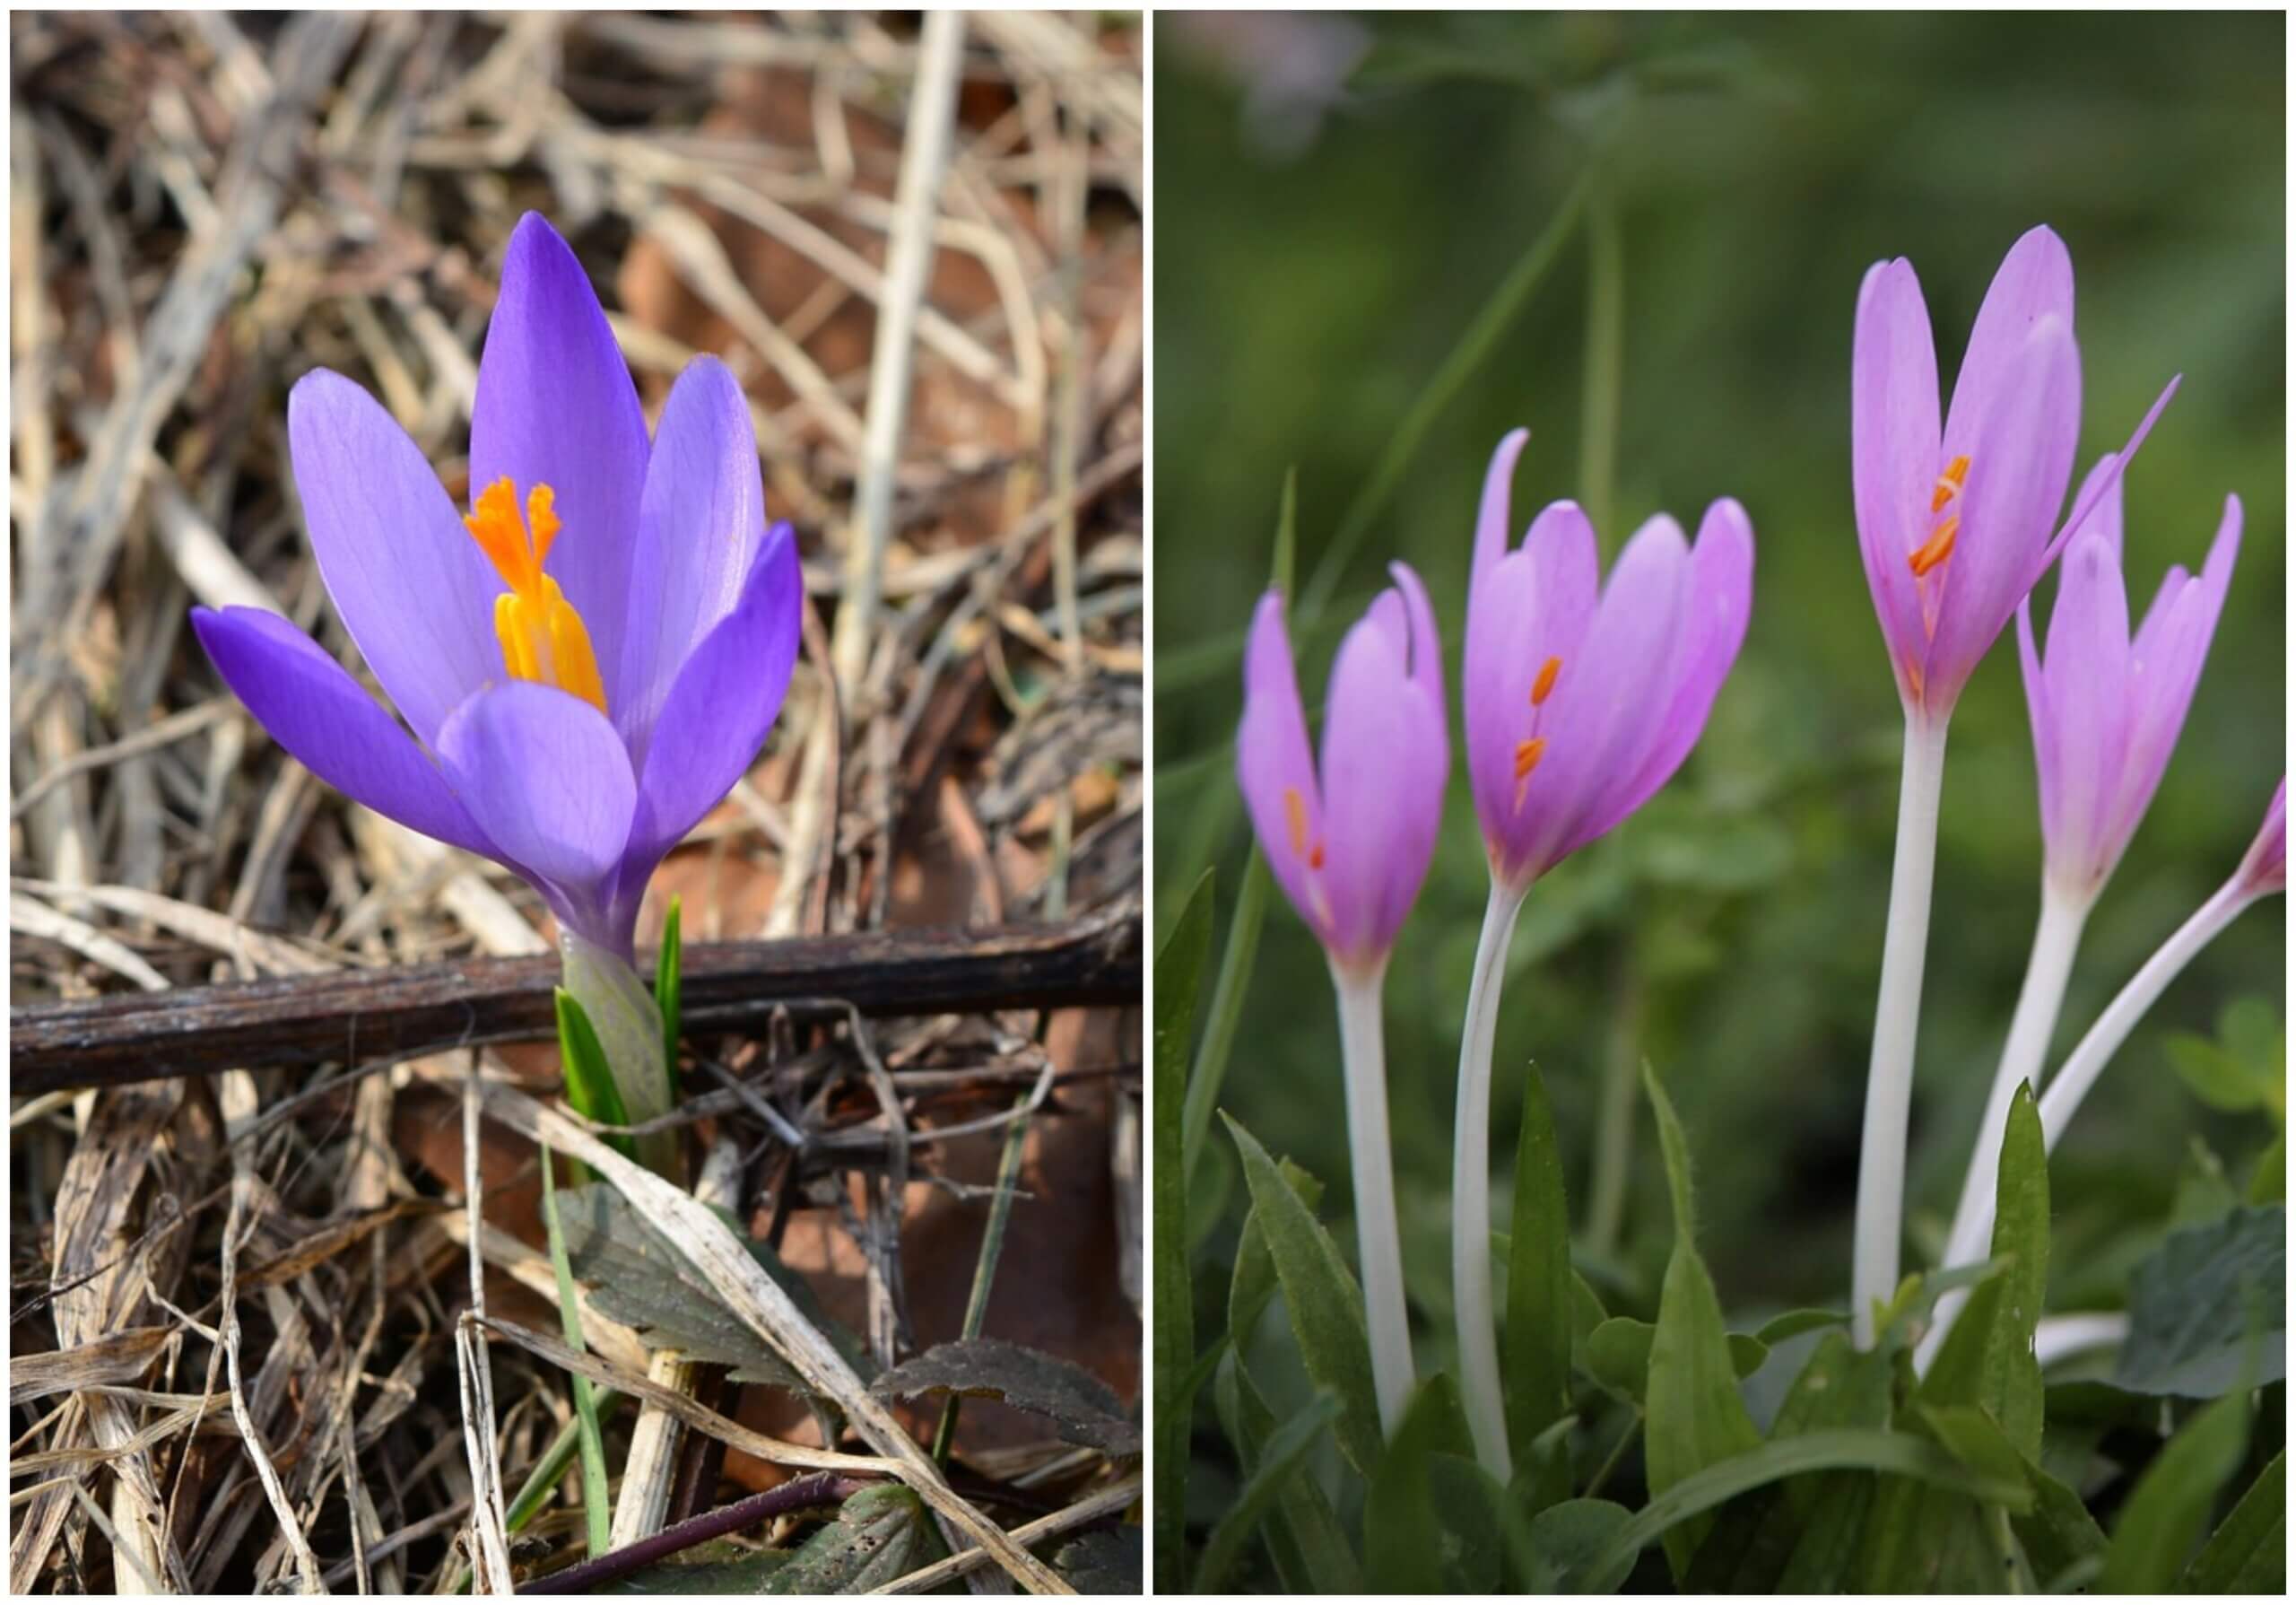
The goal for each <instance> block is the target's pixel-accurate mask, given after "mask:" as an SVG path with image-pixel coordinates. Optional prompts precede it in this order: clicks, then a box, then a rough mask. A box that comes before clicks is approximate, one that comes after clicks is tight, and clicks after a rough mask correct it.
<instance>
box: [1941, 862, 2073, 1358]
mask: <svg viewBox="0 0 2296 1605" xmlns="http://www.w3.org/2000/svg"><path fill="white" fill-rule="evenodd" d="M2090 906H2091V900H2090V898H2089V897H2088V896H2086V895H2084V894H2080V893H2076V892H2070V891H2066V890H2065V889H2063V888H2061V887H2059V886H2058V885H2057V883H2056V882H2054V881H2052V880H2049V879H2048V878H2047V877H2043V879H2042V881H2041V917H2040V921H2039V924H2038V925H2036V926H2035V927H2034V929H2033V952H2032V956H2031V958H2029V959H2028V960H2026V962H2025V984H2024V986H2023V988H2022V990H2020V991H2019V992H2018V994H2017V1011H2016V1013H2015V1014H2013V1015H2012V1016H2010V1019H2009V1040H2008V1042H2006V1043H2005V1045H2004V1046H2003V1048H2002V1050H2001V1063H2000V1066H1999V1068H1997V1069H1996V1070H1995V1071H1994V1072H1993V1088H1992V1091H1991V1092H1989V1093H1988V1094H1987V1095H1986V1101H1985V1113H1984V1114H1983V1115H1982V1116H1980V1117H1979V1121H1978V1128H1977V1140H1976V1141H1975V1142H1973V1143H1971V1144H1970V1168H1969V1174H1968V1175H1967V1176H1966V1177H1964V1178H1963V1179H1962V1182H1961V1203H1960V1204H1959V1205H1958V1206H1956V1207H1955V1208H1954V1210H1953V1225H1952V1230H1951V1231H1950V1232H1948V1233H1947V1234H1946V1236H1945V1255H1944V1259H1943V1260H1941V1261H1939V1264H1940V1266H1941V1268H1944V1267H1952V1266H1955V1265H1966V1264H1968V1263H1969V1262H1970V1260H1975V1259H1977V1258H1979V1256H1980V1255H1981V1254H1982V1253H1983V1252H1984V1250H1985V1245H1984V1243H1982V1242H1981V1241H1979V1240H1978V1238H1977V1237H1976V1235H1975V1234H1976V1232H1977V1229H1978V1219H1979V1217H1980V1216H1987V1217H1989V1216H1990V1215H1991V1213H1992V1208H1993V1195H1994V1189H1995V1187H1996V1183H1997V1182H1998V1178H1999V1174H2000V1170H2001V1134H2002V1131H2003V1129H2004V1128H2005V1126H2006V1125H2007V1123H2008V1120H2009V1105H2010V1103H2012V1102H2013V1101H2014V1100H2015V1098H2016V1096H2017V1089H2018V1088H2019V1087H2020V1086H2024V1085H2026V1084H2027V1083H2031V1085H2032V1086H2034V1087H2035V1088H2037V1089H2038V1088H2039V1086H2040V1084H2041V1062H2042V1060H2044V1059H2046V1058H2047V1057H2048V1044H2049V1039H2050V1037H2051V1036H2052V1035H2054V1034H2055V1033H2056V1031H2057V1015H2058V1013H2059V1012H2060V1011H2061V1010H2062V1009H2063V1008H2064V1007H2065V985H2066V981H2067V980H2068V979H2070V977H2071V976H2072V974H2073V955H2074V953H2075V952H2076V951H2078V950H2079V948H2080V946H2081V928H2082V927H2083V925H2084V924H2086V923H2087V922H2088V919H2089V909H2090ZM1968 1296H1969V1295H1968V1294H1967V1293H1966V1292H1965V1291H1956V1292H1952V1293H1948V1294H1947V1295H1945V1296H1944V1298H1943V1299H1941V1300H1939V1301H1938V1319H1937V1322H1935V1325H1934V1326H1933V1327H1932V1328H1931V1331H1930V1336H1929V1337H1928V1338H1927V1339H1924V1340H1923V1343H1922V1347H1921V1348H1920V1349H1919V1350H1918V1353H1917V1356H1916V1359H1917V1363H1918V1365H1921V1366H1923V1367H1924V1368H1926V1367H1927V1365H1928V1364H1929V1357H1930V1356H1931V1355H1932V1354H1934V1353H1935V1345H1936V1343H1938V1342H1942V1341H1943V1340H1944V1339H1943V1334H1944V1330H1945V1328H1946V1327H1947V1326H1948V1325H1950V1324H1951V1322H1952V1316H1951V1314H1950V1313H1948V1312H1949V1311H1958V1310H1959V1309H1960V1308H1961V1302H1962V1301H1963V1300H1964V1299H1966V1298H1967V1297H1968Z"/></svg>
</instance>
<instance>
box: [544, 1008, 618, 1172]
mask: <svg viewBox="0 0 2296 1605" xmlns="http://www.w3.org/2000/svg"><path fill="white" fill-rule="evenodd" d="M557 999H558V1057H559V1060H560V1062H561V1064H563V1065H564V1067H565V1070H566V1101H567V1102H568V1103H570V1104H572V1105H573V1106H574V1112H576V1113H577V1114H579V1115H583V1116H585V1117H587V1119H590V1120H594V1121H597V1122H598V1123H599V1124H600V1125H603V1126H626V1125H628V1124H630V1116H629V1114H628V1113H627V1112H625V1111H624V1110H623V1108H622V1089H621V1088H619V1087H618V1086H615V1085H614V1079H613V1070H612V1069H609V1068H608V1067H607V1064H606V1055H605V1050H604V1049H603V1048H601V1047H599V1046H598V1034H597V1032H596V1031H595V1030H594V1029H592V1027H591V1025H590V1016H588V1015H587V1014H586V1013H584V1012H583V1009H582V1006H581V1004H580V1003H578V1002H577V1001H576V1000H575V998H574V994H573V993H571V992H570V991H568V990H566V989H565V988H564V987H560V988H559V989H558V990H557ZM605 1140H606V1142H607V1143H609V1144H610V1145H612V1147H613V1149H614V1151H615V1152H616V1153H618V1154H621V1155H622V1156H625V1157H627V1158H631V1159H635V1158H637V1157H638V1145H637V1143H636V1142H635V1141H634V1140H633V1139H632V1138H629V1137H626V1136H623V1135H622V1134H621V1133H620V1132H614V1133H612V1134H610V1135H608V1136H607V1138H605Z"/></svg>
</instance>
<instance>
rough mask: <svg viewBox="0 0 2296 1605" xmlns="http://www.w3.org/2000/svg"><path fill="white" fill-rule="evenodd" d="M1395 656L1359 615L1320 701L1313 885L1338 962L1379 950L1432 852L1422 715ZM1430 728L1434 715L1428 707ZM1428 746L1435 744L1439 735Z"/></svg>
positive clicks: (1387, 640)
mask: <svg viewBox="0 0 2296 1605" xmlns="http://www.w3.org/2000/svg"><path fill="white" fill-rule="evenodd" d="M1434 712H1435V716H1436V720H1437V721H1438V722H1439V720H1440V716H1441V710H1440V708H1439V707H1438V708H1437V709H1436V710H1434ZM1428 713H1429V710H1428V708H1427V706H1426V702H1425V699H1424V697H1423V695H1422V693H1421V692H1420V689H1419V687H1418V686H1417V685H1414V684H1413V682H1412V680H1411V679H1410V677H1409V676H1408V675H1407V674H1406V673H1405V660H1404V659H1403V658H1402V657H1401V656H1400V655H1399V654H1398V653H1397V652H1396V649H1395V640H1394V637H1393V636H1392V635H1391V634H1390V633H1389V632H1387V629H1386V628H1384V627H1383V626H1382V625H1381V624H1379V622H1378V620H1377V619H1376V618H1374V617H1371V616H1369V615H1367V616H1366V617H1365V618H1363V619H1362V620H1361V622H1359V623H1358V624H1356V625H1355V626H1354V628H1352V629H1351V630H1350V631H1349V632H1347V635H1346V637H1345V639H1344V640H1343V641H1341V642H1340V647H1339V656H1338V657H1337V658H1336V659H1334V661H1333V664H1332V671H1331V687H1330V692H1329V694H1328V696H1327V697H1326V702H1325V711H1324V740H1323V764H1322V770H1321V779H1322V782H1323V805H1324V806H1323V825H1324V846H1325V850H1326V858H1325V866H1324V870H1323V874H1322V880H1321V885H1322V890H1323V891H1324V893H1325V894H1326V896H1327V897H1328V898H1329V901H1330V907H1331V921H1330V936H1329V938H1328V939H1327V946H1330V948H1331V950H1332V951H1333V952H1334V953H1335V955H1339V956H1340V957H1342V958H1346V959H1354V960H1359V961H1360V960H1364V959H1369V958H1370V957H1371V956H1372V955H1376V954H1378V953H1380V952H1383V951H1385V950H1386V949H1387V946H1389V945H1390V944H1391V943H1392V942H1393V940H1394V938H1395V933H1396V929H1397V928H1398V927H1399V926H1401V924H1402V923H1403V917H1404V915H1405V913H1406V912H1409V909H1410V906H1411V901H1412V899H1413V897H1415V896H1417V895H1418V893H1419V884H1420V882H1421V881H1422V879H1424V878H1425V877H1426V874H1427V864H1428V860H1429V858H1430V856H1431V853H1432V851H1433V848H1434V841H1435V827H1436V825H1437V824H1439V820H1440V815H1441V809H1442V794H1441V791H1440V789H1439V788H1438V789H1436V790H1435V792H1434V794H1433V795H1432V796H1429V795H1426V794H1425V788H1424V786H1423V783H1422V782H1423V777H1424V773H1425V771H1426V768H1427V763H1426V758H1427V755H1426V753H1425V751H1424V743H1425V737H1426V727H1427V724H1428V722H1429V720H1428ZM1438 739H1440V737H1438Z"/></svg>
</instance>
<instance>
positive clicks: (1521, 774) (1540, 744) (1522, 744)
mask: <svg viewBox="0 0 2296 1605" xmlns="http://www.w3.org/2000/svg"><path fill="white" fill-rule="evenodd" d="M1545 756H1546V737H1544V736H1534V737H1531V738H1530V739H1529V740H1528V741H1519V742H1517V743H1516V744H1515V778H1516V779H1517V780H1518V781H1527V780H1529V779H1530V778H1531V771H1533V770H1534V769H1536V768H1537V767H1538V766H1539V760H1540V759H1541V758H1544V757H1545Z"/></svg>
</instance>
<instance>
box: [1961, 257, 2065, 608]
mask: <svg viewBox="0 0 2296 1605" xmlns="http://www.w3.org/2000/svg"><path fill="white" fill-rule="evenodd" d="M2050 318H2054V319H2056V320H2057V322H2058V323H2061V324H2062V325H2064V326H2065V327H2066V331H2067V332H2068V333H2069V332H2070V331H2071V329H2072V327H2073V258H2072V257H2071V256H2070V255H2068V254H2067V253H2066V249H2065V241H2063V240H2059V239H2058V238H2057V231H2055V230H2054V229H2051V228H2049V227H2048V225H2047V224H2043V225H2042V226H2040V227H2039V228H2035V229H2029V230H2027V231H2025V233H2024V234H2023V235H2022V237H2021V238H2020V239H2019V240H2018V241H2017V243H2016V244H2014V245H2013V246H2011V247H2010V248H2009V254H2008V255H2007V256H2005V257H2003V258H2002V259H2001V266H2000V267H1999V268H1998V269H1997V270H1996V272H1995V274H1994V275H1993V283H1992V285H1991V286H1990V287H1989V288H1988V289H1987V291H1986V292H1985V301H1984V304H1983V305H1981V306H1980V307H1979V308H1978V313H1977V322H1976V324H1975V326H1974V327H1971V328H1970V343H1969V349H1968V351H1967V352H1966V353H1964V354H1963V356H1962V358H1961V371H1960V373H1959V374H1957V375H1956V376H1955V377H1954V379H1953V405H1952V407H1951V408H1950V409H1948V411H1947V413H1946V414H1945V440H1944V456H1945V458H1947V459H1949V460H1950V459H1951V458H1953V457H1955V456H1958V455H1960V454H1961V453H1964V452H1966V453H1968V454H1969V455H1970V458H1971V459H1972V461H1974V460H1975V459H1976V457H1977V454H1978V452H1979V450H1980V449H1984V448H1986V447H1987V446H1988V445H1989V443H1990V442H1989V440H1988V436H1989V435H1990V433H1991V431H1990V430H1989V429H1988V428H1987V427H1986V420H1987V415H1988V414H1990V412H1991V411H1992V407H1993V393H1994V391H1995V390H1996V388H1998V387H1999V386H2001V385H2003V384H2005V383H2007V382H2009V380H2010V379H2011V377H2012V376H2013V374H2014V373H2015V372H2016V371H2017V369H2018V367H2019V366H2020V365H2021V363H2022V361H2023V356H2022V353H2023V352H2024V348H2025V344H2026V342H2027V341H2028V340H2029V339H2030V338H2031V336H2032V332H2033V330H2035V329H2036V328H2039V327H2040V326H2041V324H2042V323H2043V322H2044V321H2046V320H2048V319H2050ZM2058 494H2059V495H2060V497H2061V496H2062V495H2063V492H2062V490H2060V491H2059V492H2058ZM2049 510H2050V511H2051V512H2054V511H2056V510H2057V509H2056V504H2055V503H2054V502H2052V503H2051V504H2050V507H2049ZM2004 622H2006V620H2004Z"/></svg>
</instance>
